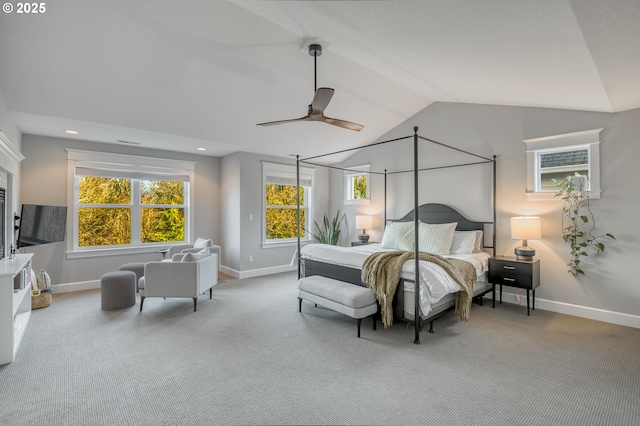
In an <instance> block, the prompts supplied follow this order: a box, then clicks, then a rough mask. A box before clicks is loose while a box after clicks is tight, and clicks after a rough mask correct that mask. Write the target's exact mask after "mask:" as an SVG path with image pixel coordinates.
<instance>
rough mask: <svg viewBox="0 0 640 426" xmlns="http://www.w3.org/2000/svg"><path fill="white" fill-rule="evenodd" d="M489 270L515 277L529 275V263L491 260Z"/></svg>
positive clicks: (530, 265)
mask: <svg viewBox="0 0 640 426" xmlns="http://www.w3.org/2000/svg"><path fill="white" fill-rule="evenodd" d="M490 262H491V270H492V271H495V272H505V273H510V274H517V275H531V267H532V264H531V263H521V262H513V261H509V260H500V259H491V260H490Z"/></svg>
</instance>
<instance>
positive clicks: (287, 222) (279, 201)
mask: <svg viewBox="0 0 640 426" xmlns="http://www.w3.org/2000/svg"><path fill="white" fill-rule="evenodd" d="M262 171H263V184H264V185H263V187H264V194H263V195H264V197H263V200H264V216H263V218H264V222H263V223H264V227H263V229H264V231H263V238H262V241H263V244H265V245H270V244H271V245H273V244H283V243H285V244H287V243H293V242H294V241H297V235H298V212H297V208H298V203H297V194H298V187H297V186H296V183H297V179H296V167H295V166H290V165H286V164H275V163H267V162H263V163H262ZM314 172H315V170H314V169H311V168H306V167H300V227H301V230H300V238H301V239H303V240H309V236H308V233H307V232H306V231H305V230H311V223H312V217H313V210H312V199H313V176H314Z"/></svg>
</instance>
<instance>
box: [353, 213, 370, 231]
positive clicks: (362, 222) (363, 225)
mask: <svg viewBox="0 0 640 426" xmlns="http://www.w3.org/2000/svg"><path fill="white" fill-rule="evenodd" d="M371 228H373V218H372V217H371V216H367V215H357V216H356V229H371Z"/></svg>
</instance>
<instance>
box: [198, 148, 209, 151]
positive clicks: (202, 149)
mask: <svg viewBox="0 0 640 426" xmlns="http://www.w3.org/2000/svg"><path fill="white" fill-rule="evenodd" d="M196 149H197V150H198V151H206V150H207V148H196Z"/></svg>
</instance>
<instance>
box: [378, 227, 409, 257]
mask: <svg viewBox="0 0 640 426" xmlns="http://www.w3.org/2000/svg"><path fill="white" fill-rule="evenodd" d="M407 234H410V235H412V234H413V222H389V223H388V224H387V227H386V228H385V229H384V235H383V236H382V243H381V244H380V247H382V248H386V249H394V250H411V247H409V248H407V243H406V240H407ZM411 241H413V238H411ZM409 246H410V245H409Z"/></svg>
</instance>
